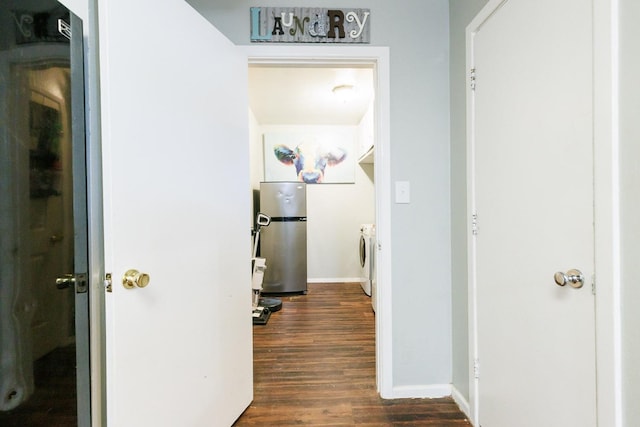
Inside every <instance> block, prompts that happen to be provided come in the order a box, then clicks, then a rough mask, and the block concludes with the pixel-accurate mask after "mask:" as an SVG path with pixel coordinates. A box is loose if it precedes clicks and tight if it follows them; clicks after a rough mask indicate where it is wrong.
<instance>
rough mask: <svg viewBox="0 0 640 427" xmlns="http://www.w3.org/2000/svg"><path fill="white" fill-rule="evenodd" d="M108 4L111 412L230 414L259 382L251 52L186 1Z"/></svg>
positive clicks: (115, 422) (192, 417) (188, 421)
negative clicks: (137, 275)
mask: <svg viewBox="0 0 640 427" xmlns="http://www.w3.org/2000/svg"><path fill="white" fill-rule="evenodd" d="M101 8H102V9H101V11H100V12H101V16H102V21H101V24H100V26H101V45H102V51H101V61H102V66H103V69H102V77H103V80H102V97H103V134H104V139H103V150H104V153H103V165H104V176H105V178H104V182H105V245H106V248H105V256H106V269H107V272H111V273H113V287H112V289H113V291H112V293H110V294H107V314H106V315H107V389H108V396H107V408H108V424H109V425H110V426H114V427H115V426H123V425H149V426H151V425H153V426H176V425H185V426H186V425H188V426H198V425H202V426H210V425H230V424H231V423H232V422H233V421H234V420H235V419H236V418H237V417H238V416H239V415H240V414H241V413H242V411H243V410H244V409H245V408H246V407H247V406H248V404H249V403H250V401H251V399H252V387H253V386H252V376H253V372H252V347H251V346H252V344H251V333H252V330H251V328H252V323H251V319H250V316H249V314H248V313H249V312H250V305H251V290H250V289H251V285H250V264H249V256H250V253H251V248H250V233H249V230H248V224H247V221H246V218H247V215H248V213H249V182H248V180H249V171H248V165H249V152H248V121H247V105H248V103H247V89H246V88H247V83H246V73H247V62H246V58H245V57H244V56H241V55H240V53H239V52H238V51H237V50H236V48H235V46H233V45H232V44H231V43H230V42H229V41H228V40H226V39H225V38H224V37H223V36H222V35H221V34H220V33H219V32H218V31H217V30H215V28H213V27H211V25H210V24H209V23H208V22H206V21H205V20H204V19H203V18H202V17H201V16H200V15H198V14H197V13H196V12H195V11H194V10H193V9H191V7H190V6H189V5H187V4H186V3H184V2H183V1H179V0H171V1H166V2H163V3H162V5H161V6H159V5H158V3H157V2H154V1H150V0H145V1H136V2H133V3H132V2H128V1H125V0H115V1H109V2H103V3H102V4H101ZM129 269H137V270H140V271H141V272H144V273H147V274H149V276H150V282H149V285H148V286H147V287H145V288H135V289H125V288H124V287H123V286H122V283H121V280H122V276H123V274H124V273H125V271H127V270H129Z"/></svg>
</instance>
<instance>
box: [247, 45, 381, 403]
mask: <svg viewBox="0 0 640 427" xmlns="http://www.w3.org/2000/svg"><path fill="white" fill-rule="evenodd" d="M238 47H239V49H241V51H243V52H244V53H245V54H246V56H247V65H249V64H265V65H267V64H268V65H308V64H314V65H362V64H367V65H372V66H373V67H374V85H375V101H374V102H375V145H374V151H375V159H376V167H375V168H374V181H375V199H376V200H375V206H376V216H375V218H376V240H377V254H376V278H377V302H376V304H377V307H376V316H375V323H376V326H375V328H376V384H377V389H378V392H379V393H380V395H381V396H382V397H383V398H388V399H390V398H393V365H392V355H393V351H392V350H393V346H392V344H393V337H392V305H391V202H390V201H391V186H390V180H391V166H390V165H391V162H390V155H389V153H390V151H391V150H390V145H391V144H390V141H391V137H390V134H391V133H390V121H391V119H390V106H389V104H390V101H389V100H390V74H389V48H388V47H369V46H367V47H345V46H339V47H334V46H295V45H294V46H265V45H248V46H238Z"/></svg>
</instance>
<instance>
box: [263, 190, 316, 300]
mask: <svg viewBox="0 0 640 427" xmlns="http://www.w3.org/2000/svg"><path fill="white" fill-rule="evenodd" d="M306 191H307V189H306V184H305V183H304V182H261V183H260V212H262V213H264V214H266V215H269V216H270V217H271V224H270V225H269V227H266V228H264V229H263V230H262V234H261V236H260V256H261V257H262V258H265V259H266V262H267V269H266V271H265V274H264V281H263V284H262V288H263V292H264V293H290V292H297V293H306V292H307V195H306Z"/></svg>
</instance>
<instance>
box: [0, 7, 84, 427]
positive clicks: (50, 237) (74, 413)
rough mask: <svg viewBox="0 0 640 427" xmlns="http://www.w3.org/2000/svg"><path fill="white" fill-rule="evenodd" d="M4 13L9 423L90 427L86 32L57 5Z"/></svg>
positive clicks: (5, 388) (2, 412)
mask: <svg viewBox="0 0 640 427" xmlns="http://www.w3.org/2000/svg"><path fill="white" fill-rule="evenodd" d="M9 6H10V5H8V6H7V9H9ZM3 7H4V6H3ZM6 12H7V13H8V14H11V15H12V16H13V18H14V19H13V22H14V23H15V27H14V28H13V30H15V31H13V32H3V36H2V37H3V38H4V39H3V40H2V43H1V44H0V45H1V46H2V47H3V52H2V54H3V55H2V60H1V61H0V75H1V80H2V81H3V82H6V83H7V84H6V85H3V86H2V89H0V99H1V100H2V105H3V107H2V108H0V115H1V117H2V122H3V123H5V124H6V126H4V130H3V131H4V132H5V135H4V138H3V142H2V145H1V147H0V150H1V152H2V155H1V156H0V158H1V160H0V162H1V167H0V170H1V172H0V174H1V181H2V183H3V186H2V191H1V193H0V200H1V203H0V205H1V206H2V215H1V220H0V229H1V232H2V243H1V250H2V257H1V261H0V262H1V265H0V271H1V272H2V274H1V276H0V296H1V298H0V301H2V308H1V310H0V316H1V319H0V320H1V321H0V325H1V333H0V352H1V359H2V365H1V366H0V424H2V425H33V426H39V425H43V426H44V425H52V424H56V425H82V426H85V425H87V426H88V425H89V424H90V408H89V351H88V345H89V341H88V314H89V312H88V289H87V277H86V271H87V250H86V248H87V243H86V242H87V229H86V221H87V218H86V197H85V196H86V189H85V181H86V173H85V164H84V153H85V147H84V142H85V139H84V123H83V122H84V120H83V117H84V103H83V101H84V95H83V87H84V80H83V72H82V63H83V59H82V26H81V21H80V20H79V19H78V18H77V17H75V16H74V15H73V14H70V13H69V11H68V10H67V9H66V8H64V7H63V6H60V5H59V4H58V3H57V2H56V1H45V2H41V4H40V8H39V9H37V10H30V11H24V10H20V11H17V10H13V9H12V10H7V11H6ZM74 33H75V34H76V36H73V34H74ZM80 331H84V332H80Z"/></svg>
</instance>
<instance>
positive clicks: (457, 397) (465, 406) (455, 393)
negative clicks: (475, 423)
mask: <svg viewBox="0 0 640 427" xmlns="http://www.w3.org/2000/svg"><path fill="white" fill-rule="evenodd" d="M451 397H452V398H453V401H454V402H456V404H457V405H458V408H460V410H461V411H462V412H463V413H464V414H465V415H466V416H467V418H468V419H469V420H471V406H470V405H469V402H468V401H467V399H466V398H465V397H464V396H463V395H462V393H460V391H459V390H458V389H457V388H456V387H455V386H454V387H453V389H452V390H451Z"/></svg>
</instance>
